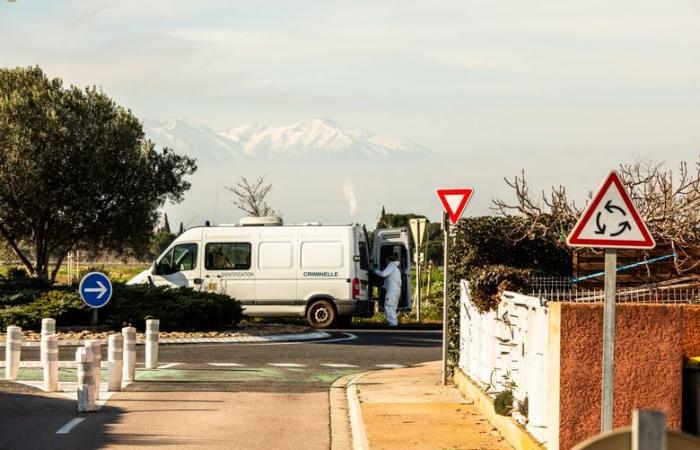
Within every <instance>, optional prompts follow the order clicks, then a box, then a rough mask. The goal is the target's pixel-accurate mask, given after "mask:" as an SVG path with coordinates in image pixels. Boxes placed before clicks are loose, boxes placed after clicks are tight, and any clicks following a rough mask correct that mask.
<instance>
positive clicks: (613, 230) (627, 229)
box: [566, 170, 656, 249]
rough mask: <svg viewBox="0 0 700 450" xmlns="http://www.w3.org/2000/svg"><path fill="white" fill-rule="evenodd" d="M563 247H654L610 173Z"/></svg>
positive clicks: (620, 184) (639, 219)
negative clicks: (566, 245)
mask: <svg viewBox="0 0 700 450" xmlns="http://www.w3.org/2000/svg"><path fill="white" fill-rule="evenodd" d="M566 243H567V244H568V245H569V246H571V247H597V248H636V249H647V248H654V247H655V246H656V242H654V238H652V237H651V233H649V229H648V228H647V226H646V224H645V223H644V221H643V220H642V218H641V217H640V216H639V212H637V208H635V207H634V204H633V203H632V199H631V198H630V196H629V194H628V193H627V190H626V189H625V187H624V186H623V184H622V181H621V180H620V176H619V175H618V174H617V172H616V171H614V170H613V171H612V172H610V174H609V175H608V176H607V178H606V179H605V181H603V184H602V185H601V186H600V188H598V191H597V192H596V193H595V195H594V196H593V200H591V203H590V204H589V205H588V206H587V207H586V210H585V211H584V212H583V214H582V215H581V217H580V218H579V219H578V222H576V225H575V226H574V229H573V230H571V233H570V234H569V237H568V238H566Z"/></svg>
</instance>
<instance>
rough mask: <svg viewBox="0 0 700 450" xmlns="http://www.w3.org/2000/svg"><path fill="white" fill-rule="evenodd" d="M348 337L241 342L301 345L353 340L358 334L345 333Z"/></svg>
mask: <svg viewBox="0 0 700 450" xmlns="http://www.w3.org/2000/svg"><path fill="white" fill-rule="evenodd" d="M343 334H344V335H345V336H346V337H342V338H335V339H309V340H308V341H292V342H263V343H260V344H241V345H246V346H251V345H299V344H323V343H325V342H340V341H352V340H353V339H357V335H356V334H352V333H343Z"/></svg>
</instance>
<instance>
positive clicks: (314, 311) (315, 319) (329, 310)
mask: <svg viewBox="0 0 700 450" xmlns="http://www.w3.org/2000/svg"><path fill="white" fill-rule="evenodd" d="M335 317H336V313H335V308H334V307H333V303H331V302H329V301H328V300H319V301H317V302H314V303H313V304H312V305H311V306H309V309H307V310H306V320H307V321H308V322H309V325H311V326H312V327H314V328H328V327H330V326H331V325H333V322H334V321H335Z"/></svg>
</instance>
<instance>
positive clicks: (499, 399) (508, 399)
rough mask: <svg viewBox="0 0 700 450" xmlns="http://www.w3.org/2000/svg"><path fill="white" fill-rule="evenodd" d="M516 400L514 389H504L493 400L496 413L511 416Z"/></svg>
mask: <svg viewBox="0 0 700 450" xmlns="http://www.w3.org/2000/svg"><path fill="white" fill-rule="evenodd" d="M514 401H515V396H514V395H513V391H511V390H508V391H503V392H500V393H499V394H498V395H497V396H496V398H495V399H494V400H493V409H494V411H496V414H500V415H501V416H509V415H510V413H511V412H512V411H513V402H514Z"/></svg>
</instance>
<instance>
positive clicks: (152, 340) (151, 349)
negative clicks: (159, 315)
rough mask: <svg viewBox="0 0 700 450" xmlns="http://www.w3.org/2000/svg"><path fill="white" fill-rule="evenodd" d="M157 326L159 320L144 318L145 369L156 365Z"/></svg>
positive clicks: (158, 325)
mask: <svg viewBox="0 0 700 450" xmlns="http://www.w3.org/2000/svg"><path fill="white" fill-rule="evenodd" d="M159 328H160V321H159V320H157V319H148V320H146V369H155V368H156V367H157V366H158V332H159Z"/></svg>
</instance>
